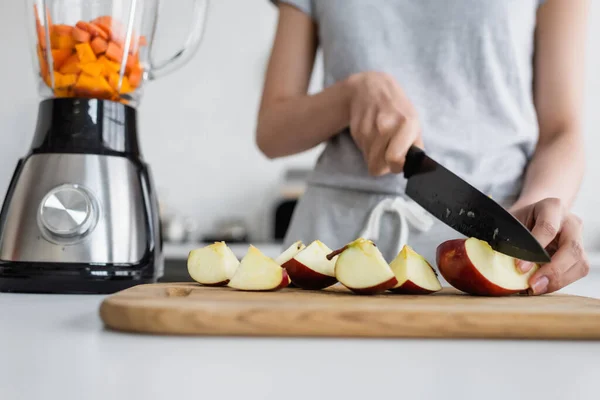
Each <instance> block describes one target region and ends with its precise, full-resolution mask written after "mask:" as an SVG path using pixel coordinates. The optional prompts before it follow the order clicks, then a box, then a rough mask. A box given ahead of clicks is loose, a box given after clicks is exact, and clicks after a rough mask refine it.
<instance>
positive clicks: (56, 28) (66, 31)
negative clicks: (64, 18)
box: [51, 24, 73, 35]
mask: <svg viewBox="0 0 600 400" xmlns="http://www.w3.org/2000/svg"><path fill="white" fill-rule="evenodd" d="M72 31H73V27H72V26H71V25H64V24H59V25H52V31H51V32H53V33H56V34H57V35H70V34H71V32H72Z"/></svg>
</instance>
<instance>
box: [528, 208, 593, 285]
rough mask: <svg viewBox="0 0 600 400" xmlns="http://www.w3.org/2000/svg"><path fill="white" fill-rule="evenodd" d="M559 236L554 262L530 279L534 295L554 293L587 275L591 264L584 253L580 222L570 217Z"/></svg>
mask: <svg viewBox="0 0 600 400" xmlns="http://www.w3.org/2000/svg"><path fill="white" fill-rule="evenodd" d="M558 235H559V238H558V250H557V252H556V253H555V254H554V255H553V256H552V261H551V262H550V263H549V264H546V265H544V266H542V267H541V268H540V269H539V270H538V271H537V272H536V273H535V274H533V276H532V277H531V278H530V281H529V282H530V285H531V291H532V293H533V294H543V293H549V292H554V291H556V290H559V289H561V288H563V287H565V286H566V285H568V284H570V283H572V282H574V281H576V280H577V279H579V278H581V277H583V276H585V275H587V272H588V270H589V264H588V262H587V258H586V256H585V252H584V251H583V243H582V242H583V237H582V225H581V223H580V220H579V219H578V218H577V217H576V216H574V215H569V216H568V217H567V218H565V220H564V222H563V224H562V229H561V231H560V233H559V234H558Z"/></svg>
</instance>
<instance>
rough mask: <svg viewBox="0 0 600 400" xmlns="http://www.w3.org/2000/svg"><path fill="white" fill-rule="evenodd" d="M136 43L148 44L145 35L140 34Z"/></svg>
mask: <svg viewBox="0 0 600 400" xmlns="http://www.w3.org/2000/svg"><path fill="white" fill-rule="evenodd" d="M138 44H139V45H140V46H148V41H147V40H146V36H144V35H142V36H140V39H139V40H138Z"/></svg>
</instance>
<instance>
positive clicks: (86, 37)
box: [72, 28, 92, 43]
mask: <svg viewBox="0 0 600 400" xmlns="http://www.w3.org/2000/svg"><path fill="white" fill-rule="evenodd" d="M72 36H73V39H75V41H76V42H79V43H84V42H89V41H90V40H91V39H92V35H91V34H90V33H89V32H87V31H84V30H83V29H79V28H75V29H73V33H72Z"/></svg>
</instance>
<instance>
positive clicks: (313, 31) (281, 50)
mask: <svg viewBox="0 0 600 400" xmlns="http://www.w3.org/2000/svg"><path fill="white" fill-rule="evenodd" d="M316 51H317V28H316V25H315V23H314V21H313V20H312V19H311V18H310V17H309V16H308V15H306V14H304V13H303V12H302V11H300V10H297V9H296V8H294V7H293V6H290V5H288V4H284V3H281V4H280V5H279V23H278V26H277V32H276V36H275V42H274V44H273V49H272V53H271V58H270V61H269V66H268V69H267V73H266V78H265V87H264V91H263V97H262V102H261V107H260V111H259V116H258V127H257V132H256V143H257V145H258V147H259V149H260V150H261V151H262V152H263V153H264V154H265V155H266V156H267V157H269V158H276V157H284V156H288V155H291V154H296V153H300V152H302V151H305V150H309V149H311V148H312V147H315V146H317V145H318V144H320V143H321V142H323V141H326V140H327V139H329V138H330V137H331V136H333V135H335V134H336V133H337V132H339V131H341V130H342V129H344V128H345V127H347V126H348V121H349V108H350V107H349V99H350V94H349V90H350V89H349V87H348V85H347V84H346V82H340V83H337V84H335V85H332V86H331V87H329V88H327V89H325V90H324V91H322V92H320V93H318V94H315V95H311V96H309V95H307V90H308V85H309V83H310V77H311V74H312V70H313V65H314V61H315V55H316Z"/></svg>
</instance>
